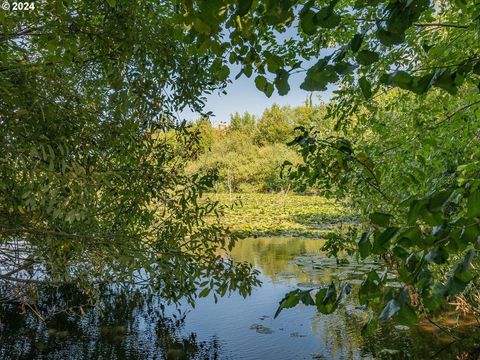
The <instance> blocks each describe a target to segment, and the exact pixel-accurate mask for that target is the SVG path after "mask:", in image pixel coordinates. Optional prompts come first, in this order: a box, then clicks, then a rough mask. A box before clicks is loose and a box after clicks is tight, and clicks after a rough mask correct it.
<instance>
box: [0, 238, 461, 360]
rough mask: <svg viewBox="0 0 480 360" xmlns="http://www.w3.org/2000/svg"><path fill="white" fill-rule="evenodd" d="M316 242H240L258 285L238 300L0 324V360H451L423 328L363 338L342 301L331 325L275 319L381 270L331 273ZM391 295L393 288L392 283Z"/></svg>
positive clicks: (388, 329) (129, 307) (123, 302)
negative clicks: (309, 297)
mask: <svg viewBox="0 0 480 360" xmlns="http://www.w3.org/2000/svg"><path fill="white" fill-rule="evenodd" d="M321 246H322V242H321V241H320V240H309V239H300V238H257V239H244V240H241V241H240V242H239V243H238V244H237V246H236V247H235V248H234V250H233V252H232V254H231V256H232V257H233V258H234V259H236V260H241V261H249V262H250V263H252V264H253V265H254V266H255V267H256V268H257V269H258V270H260V272H261V274H260V279H261V281H262V282H263V285H262V286H261V287H259V288H256V289H254V290H253V292H252V295H251V296H250V297H247V298H246V299H244V298H243V297H241V296H238V295H237V294H233V295H230V296H227V297H225V298H222V299H219V301H218V303H215V302H214V300H213V298H211V297H207V298H203V299H199V300H198V302H197V304H196V306H195V308H194V309H192V308H191V307H188V306H186V305H185V306H182V307H181V308H180V309H175V308H174V307H168V308H167V309H166V313H167V314H168V315H169V317H167V318H165V317H163V316H160V315H159V314H158V311H157V310H158V309H156V308H157V307H158V303H156V302H155V301H153V302H150V303H144V302H142V301H140V300H139V299H135V298H131V297H130V298H124V297H121V296H116V297H114V298H112V299H111V300H110V302H109V303H108V304H107V306H106V311H104V312H102V313H101V314H99V313H96V312H95V311H91V312H89V313H87V314H86V315H85V316H84V317H83V319H81V320H79V319H78V318H72V317H70V316H67V315H65V316H63V317H62V316H61V317H59V318H57V319H54V320H52V321H49V322H47V323H46V324H44V323H41V322H38V321H37V320H35V319H34V318H32V317H25V316H18V315H17V314H15V313H13V312H12V313H11V314H8V313H7V314H2V320H3V323H0V326H1V327H2V328H1V331H0V358H1V359H262V360H263V359H275V360H282V359H433V358H439V359H455V358H456V356H457V355H460V354H461V353H462V348H461V345H459V344H456V343H452V342H453V339H452V338H450V337H448V336H446V335H444V334H442V333H441V332H440V331H438V329H435V328H434V327H429V326H426V325H425V324H423V325H419V326H415V327H412V328H408V327H405V326H399V325H396V324H394V323H383V324H382V325H381V327H380V328H379V329H378V331H377V332H376V334H374V335H373V336H370V337H368V338H363V337H361V336H360V329H361V326H362V324H363V323H364V322H365V318H366V316H367V314H366V312H365V311H364V310H363V309H361V308H360V307H359V306H357V305H356V304H355V303H354V302H353V300H352V299H348V298H347V299H346V300H345V301H344V302H343V304H342V305H341V306H340V308H339V309H338V310H337V311H336V312H335V313H333V314H331V315H322V314H318V313H317V312H316V311H315V308H314V307H306V306H303V305H299V306H297V307H295V308H293V309H285V310H284V311H283V312H282V313H281V314H280V316H279V317H278V318H276V319H273V314H274V313H275V310H276V308H277V305H278V302H279V301H280V299H281V298H282V297H283V296H284V294H285V293H286V292H288V291H290V290H292V289H295V288H298V287H301V288H314V287H318V286H322V285H325V284H329V283H330V282H331V281H332V280H335V281H348V282H349V283H351V284H352V285H353V286H354V291H355V285H358V284H359V282H360V281H361V280H360V279H361V277H362V275H363V274H364V273H365V272H366V271H369V270H370V269H371V268H372V267H376V266H377V265H376V264H374V263H367V264H358V263H356V262H354V261H350V262H349V263H345V264H341V265H337V264H336V262H334V261H332V260H331V259H328V258H326V257H325V256H323V255H322V254H321V251H320V248H321ZM390 286H396V284H395V282H394V281H391V283H390Z"/></svg>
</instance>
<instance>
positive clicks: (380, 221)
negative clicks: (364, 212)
mask: <svg viewBox="0 0 480 360" xmlns="http://www.w3.org/2000/svg"><path fill="white" fill-rule="evenodd" d="M369 218H370V222H371V223H372V224H374V225H378V226H381V227H387V226H389V225H390V220H391V219H392V215H390V214H385V213H381V212H374V213H372V214H370V215H369Z"/></svg>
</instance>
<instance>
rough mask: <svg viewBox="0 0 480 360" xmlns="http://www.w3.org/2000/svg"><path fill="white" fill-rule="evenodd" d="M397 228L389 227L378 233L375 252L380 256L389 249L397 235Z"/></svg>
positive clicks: (375, 237)
mask: <svg viewBox="0 0 480 360" xmlns="http://www.w3.org/2000/svg"><path fill="white" fill-rule="evenodd" d="M397 231H398V228H397V227H388V228H386V229H385V230H384V231H383V232H381V233H380V232H378V231H376V232H375V234H374V240H373V252H374V253H375V254H380V253H382V252H383V251H384V250H386V249H387V248H388V246H387V244H388V243H389V242H390V240H391V239H392V238H393V237H394V236H395V235H396V234H397Z"/></svg>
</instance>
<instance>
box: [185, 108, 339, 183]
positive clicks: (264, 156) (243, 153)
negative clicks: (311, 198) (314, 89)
mask: <svg viewBox="0 0 480 360" xmlns="http://www.w3.org/2000/svg"><path fill="white" fill-rule="evenodd" d="M325 113H326V109H325V106H324V105H323V104H320V105H315V106H313V105H312V104H311V102H308V100H307V102H306V104H305V105H302V106H296V107H290V106H282V107H280V106H278V105H273V106H272V107H271V108H269V109H266V110H265V111H264V112H263V114H262V116H261V117H260V118H258V119H257V118H256V117H255V116H253V115H251V114H249V113H245V114H242V115H240V114H238V113H235V114H233V115H232V116H231V119H230V125H229V126H228V128H227V129H223V128H219V127H217V128H214V127H212V125H211V124H210V123H209V122H208V120H206V119H199V120H197V121H196V122H194V123H193V124H192V125H193V128H194V129H195V130H197V131H198V132H199V138H200V144H201V148H202V155H201V156H200V157H199V158H198V159H195V160H194V161H192V163H191V164H190V166H189V167H188V170H189V171H192V172H197V171H214V170H215V171H218V175H219V179H218V181H217V182H216V185H215V188H216V190H217V191H230V192H232V191H233V192H252V191H259V192H277V191H284V190H293V191H299V190H301V184H300V182H298V181H292V180H291V179H289V178H288V177H287V176H283V173H282V165H283V164H284V162H285V161H288V162H289V163H290V164H297V163H299V162H300V161H301V160H300V157H299V156H298V155H297V154H296V152H295V151H294V150H293V149H289V148H288V147H287V146H286V145H285V143H286V142H287V141H288V140H291V139H292V134H293V128H294V127H295V126H305V127H307V128H311V127H321V128H322V129H323V133H324V134H327V133H330V132H331V131H329V130H328V126H327V124H329V122H328V121H327V120H325V119H324V115H325ZM306 188H307V187H304V189H303V190H305V189H306Z"/></svg>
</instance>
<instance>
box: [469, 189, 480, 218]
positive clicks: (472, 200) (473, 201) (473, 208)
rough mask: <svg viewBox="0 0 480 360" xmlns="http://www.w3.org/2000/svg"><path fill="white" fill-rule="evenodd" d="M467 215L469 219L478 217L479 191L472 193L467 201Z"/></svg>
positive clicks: (479, 211) (479, 206) (479, 214)
mask: <svg viewBox="0 0 480 360" xmlns="http://www.w3.org/2000/svg"><path fill="white" fill-rule="evenodd" d="M467 215H468V216H469V217H471V218H474V217H480V191H478V190H476V191H473V192H472V193H471V194H470V196H469V197H468V201H467Z"/></svg>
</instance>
